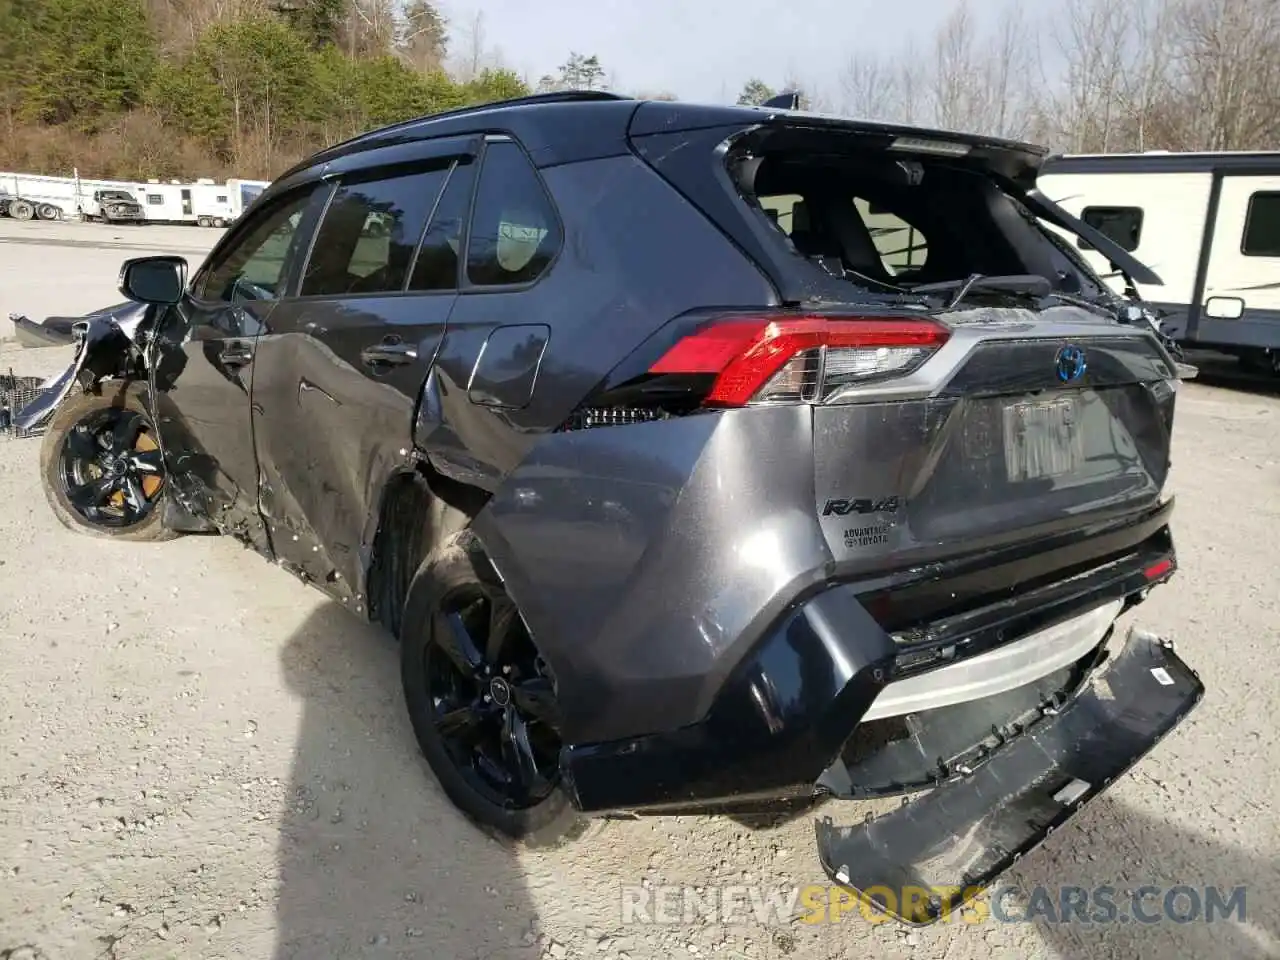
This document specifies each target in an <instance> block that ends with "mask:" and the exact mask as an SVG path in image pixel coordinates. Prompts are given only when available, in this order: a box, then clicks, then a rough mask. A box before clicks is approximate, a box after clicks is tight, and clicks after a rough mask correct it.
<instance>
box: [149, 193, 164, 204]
mask: <svg viewBox="0 0 1280 960" xmlns="http://www.w3.org/2000/svg"><path fill="white" fill-rule="evenodd" d="M162 203H164V197H163V196H162V195H161V194H158V193H148V194H147V204H148V205H149V206H152V207H158V206H160V204H162Z"/></svg>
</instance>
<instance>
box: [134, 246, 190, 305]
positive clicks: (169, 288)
mask: <svg viewBox="0 0 1280 960" xmlns="http://www.w3.org/2000/svg"><path fill="white" fill-rule="evenodd" d="M186 289H187V261H186V259H185V258H183V257H168V256H165V257H137V258H135V259H133V260H126V261H125V262H124V263H123V264H121V266H120V292H121V293H123V294H124V295H125V296H126V297H128V298H129V299H130V300H135V301H137V302H138V303H154V304H160V305H162V306H171V305H172V304H175V303H177V302H178V301H179V300H181V299H182V295H183V293H185V292H186Z"/></svg>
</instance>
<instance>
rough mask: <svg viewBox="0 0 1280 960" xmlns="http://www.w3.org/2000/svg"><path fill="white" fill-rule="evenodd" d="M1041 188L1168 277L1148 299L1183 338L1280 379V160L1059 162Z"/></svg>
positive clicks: (1119, 283)
mask: <svg viewBox="0 0 1280 960" xmlns="http://www.w3.org/2000/svg"><path fill="white" fill-rule="evenodd" d="M1037 186H1038V187H1039V189H1040V191H1041V192H1042V193H1043V194H1044V195H1045V196H1047V197H1048V198H1049V199H1051V200H1054V201H1056V202H1057V203H1059V204H1060V205H1061V206H1062V207H1064V208H1065V209H1066V210H1067V211H1068V212H1069V213H1072V214H1074V215H1075V216H1077V217H1079V218H1080V219H1081V220H1083V221H1084V222H1085V223H1087V224H1089V225H1090V226H1092V227H1094V228H1095V229H1097V230H1099V231H1101V232H1102V233H1104V234H1106V235H1107V236H1108V237H1110V238H1111V239H1113V240H1115V241H1116V242H1118V243H1119V244H1120V245H1121V246H1122V247H1124V249H1125V250H1128V251H1130V252H1131V253H1133V255H1134V256H1135V257H1137V258H1138V259H1139V260H1141V261H1142V262H1143V263H1145V264H1146V265H1147V266H1149V267H1151V269H1152V270H1154V271H1155V272H1156V273H1157V274H1159V275H1160V279H1161V280H1163V281H1164V285H1163V286H1159V287H1156V286H1143V285H1141V284H1139V285H1138V292H1139V293H1140V294H1141V296H1142V298H1143V299H1144V300H1147V301H1149V302H1151V303H1153V304H1155V305H1156V306H1157V307H1158V308H1160V309H1161V310H1162V311H1163V312H1164V313H1165V314H1166V319H1165V321H1164V324H1163V325H1164V328H1165V330H1166V332H1168V333H1169V335H1170V336H1172V337H1173V338H1174V339H1175V340H1178V341H1179V342H1181V343H1184V344H1186V345H1188V346H1190V345H1198V346H1202V347H1209V348H1212V349H1217V350H1223V351H1226V352H1229V353H1234V354H1236V355H1238V356H1240V357H1241V358H1242V359H1244V360H1247V361H1249V362H1251V363H1253V364H1257V363H1262V364H1265V365H1266V366H1267V367H1269V368H1270V369H1272V370H1274V371H1276V372H1277V373H1280V153H1166V152H1159V153H1137V154H1089V155H1066V156H1056V157H1051V158H1049V160H1048V161H1047V162H1046V163H1045V165H1044V168H1043V170H1042V172H1041V173H1040V176H1039V177H1038V179H1037ZM1071 240H1072V242H1074V243H1075V244H1076V245H1077V246H1078V247H1080V248H1081V250H1082V251H1083V252H1084V255H1085V257H1086V258H1087V259H1088V260H1089V262H1090V264H1091V265H1093V266H1094V267H1095V268H1096V269H1097V270H1098V271H1099V273H1101V274H1103V275H1104V276H1108V275H1110V274H1114V272H1115V271H1114V270H1112V268H1111V266H1110V264H1108V263H1107V261H1106V259H1105V258H1103V257H1102V256H1101V255H1100V254H1098V253H1097V252H1096V251H1094V250H1092V249H1091V248H1090V247H1089V246H1088V245H1087V244H1085V243H1084V242H1083V241H1080V240H1078V239H1076V238H1075V237H1072V238H1071ZM1109 282H1110V283H1112V285H1113V286H1115V288H1116V289H1117V290H1120V289H1122V287H1123V280H1121V279H1119V278H1109Z"/></svg>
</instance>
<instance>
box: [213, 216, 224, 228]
mask: <svg viewBox="0 0 1280 960" xmlns="http://www.w3.org/2000/svg"><path fill="white" fill-rule="evenodd" d="M213 225H214V226H215V227H217V228H218V229H219V230H222V229H224V228H225V227H226V225H227V221H225V220H223V219H222V217H215V218H214V220H213Z"/></svg>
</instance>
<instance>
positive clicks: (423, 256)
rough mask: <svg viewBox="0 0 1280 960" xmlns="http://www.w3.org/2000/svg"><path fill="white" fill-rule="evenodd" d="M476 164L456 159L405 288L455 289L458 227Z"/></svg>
mask: <svg viewBox="0 0 1280 960" xmlns="http://www.w3.org/2000/svg"><path fill="white" fill-rule="evenodd" d="M475 175H476V165H475V163H474V162H473V161H472V159H471V158H470V157H460V158H459V159H458V162H457V165H456V166H454V168H453V170H452V172H451V173H450V174H449V180H448V183H447V184H446V185H445V188H444V193H443V194H442V195H441V196H440V202H439V203H438V204H436V209H435V213H434V214H432V216H431V223H430V224H429V225H428V226H427V232H426V233H424V234H423V235H422V243H421V244H420V246H419V248H418V257H417V260H415V261H414V265H413V275H412V276H411V277H410V278H409V289H410V290H418V291H431V290H456V289H458V265H459V262H460V254H461V251H462V227H463V224H464V222H465V221H466V217H467V206H468V204H470V203H471V187H472V184H473V183H474V181H475Z"/></svg>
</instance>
